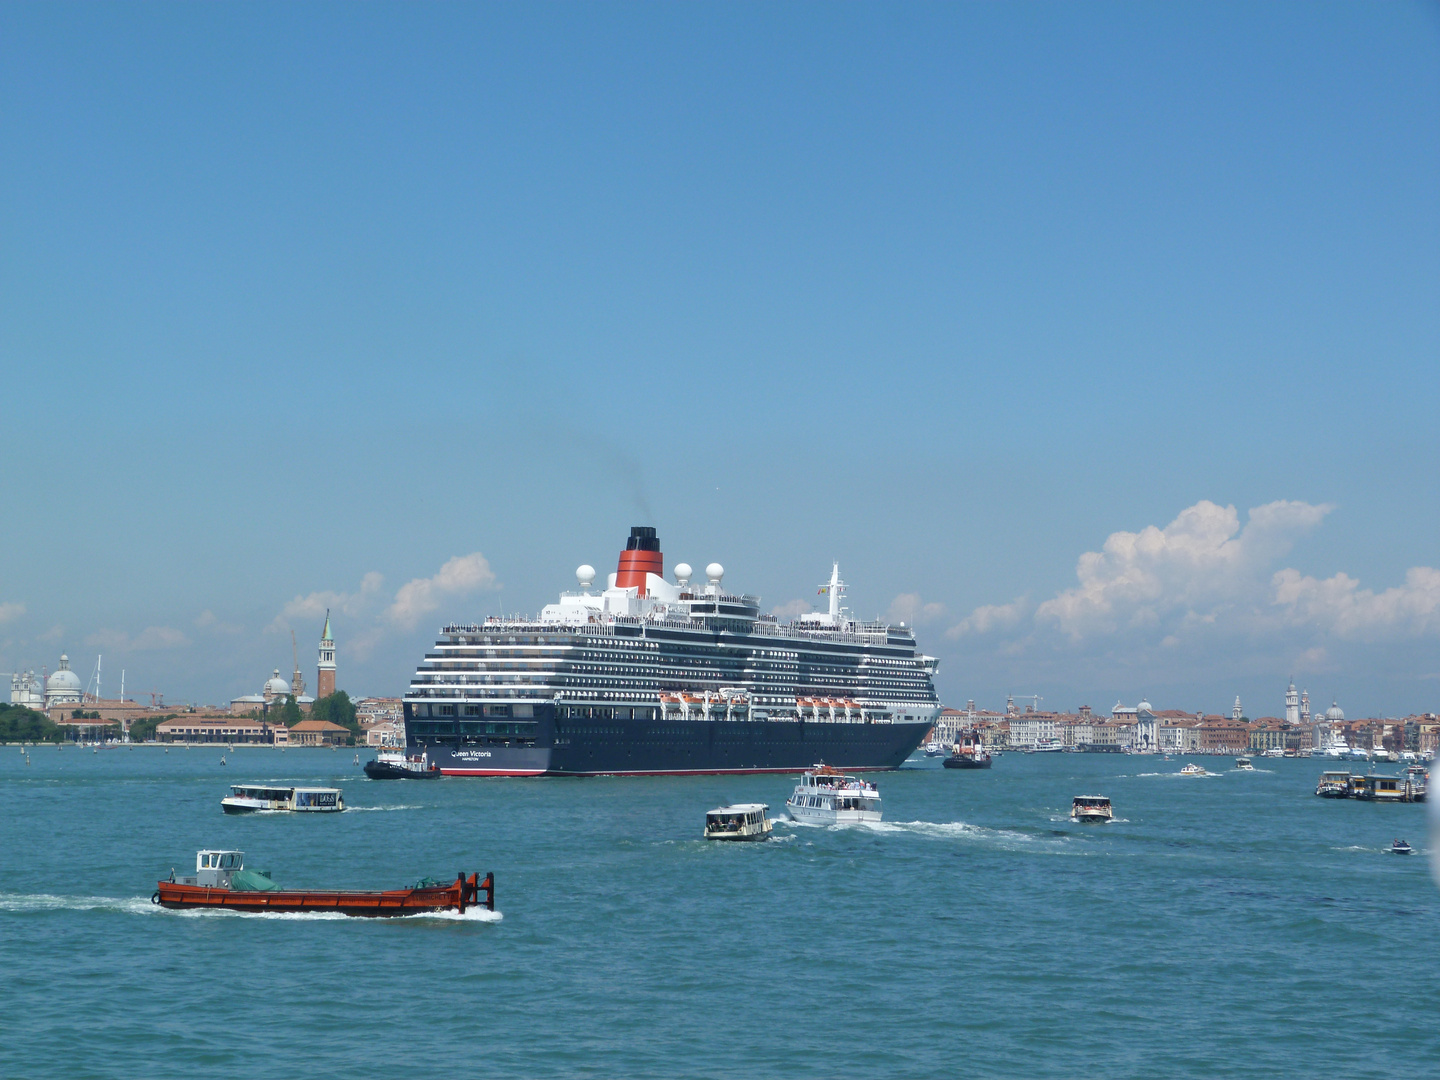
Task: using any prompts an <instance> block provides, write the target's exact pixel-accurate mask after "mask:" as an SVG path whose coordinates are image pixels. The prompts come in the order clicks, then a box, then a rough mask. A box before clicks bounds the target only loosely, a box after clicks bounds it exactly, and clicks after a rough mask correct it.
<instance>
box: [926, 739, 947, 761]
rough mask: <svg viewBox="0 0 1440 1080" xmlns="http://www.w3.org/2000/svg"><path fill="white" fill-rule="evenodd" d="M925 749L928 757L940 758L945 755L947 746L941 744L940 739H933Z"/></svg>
mask: <svg viewBox="0 0 1440 1080" xmlns="http://www.w3.org/2000/svg"><path fill="white" fill-rule="evenodd" d="M924 749H925V756H926V757H939V756H940V755H941V754H943V753H945V744H944V743H942V742H940V741H939V740H938V739H931V740H930V741H929V742H927V743H926V744H925V747H924Z"/></svg>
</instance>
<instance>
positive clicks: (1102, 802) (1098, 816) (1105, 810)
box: [1070, 795, 1115, 825]
mask: <svg viewBox="0 0 1440 1080" xmlns="http://www.w3.org/2000/svg"><path fill="white" fill-rule="evenodd" d="M1114 817H1115V811H1114V810H1113V809H1111V807H1110V800H1109V799H1107V798H1106V797H1105V796H1104V795H1076V796H1075V801H1074V802H1072V803H1071V804H1070V820H1071V821H1079V822H1082V823H1098V824H1101V825H1103V824H1104V823H1105V822H1107V821H1111V820H1113V819H1114Z"/></svg>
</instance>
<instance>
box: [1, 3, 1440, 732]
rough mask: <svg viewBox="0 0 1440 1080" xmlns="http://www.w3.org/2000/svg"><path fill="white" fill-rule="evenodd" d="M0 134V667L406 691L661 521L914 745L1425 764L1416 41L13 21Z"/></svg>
mask: <svg viewBox="0 0 1440 1080" xmlns="http://www.w3.org/2000/svg"><path fill="white" fill-rule="evenodd" d="M0 96H3V102H4V108H3V109H0V140H3V144H0V145H3V147H4V158H5V168H4V169H0V363H3V369H4V372H5V379H4V385H5V390H6V395H5V400H6V406H7V415H8V417H9V421H10V422H9V425H8V427H9V431H8V438H7V439H6V440H5V454H4V465H5V467H4V469H3V476H0V492H3V495H4V499H5V505H6V506H7V508H8V510H9V513H8V514H7V528H6V530H5V543H4V544H3V545H0V669H3V670H11V669H14V668H17V667H29V666H32V665H33V666H35V667H37V668H38V667H39V666H41V665H49V666H50V667H52V668H53V666H54V663H55V660H56V659H57V658H58V655H59V652H60V651H61V650H62V649H64V650H67V651H68V652H69V654H70V655H71V656H72V658H74V666H75V667H76V668H77V669H81V670H82V674H84V673H88V671H89V670H90V668H91V667H92V666H93V663H94V656H95V654H96V653H100V652H103V653H104V655H105V670H106V672H107V685H106V689H107V690H112V689H114V688H115V687H116V686H117V684H116V683H115V682H113V681H108V680H109V678H110V676H109V673H110V672H115V673H117V674H118V670H119V669H120V668H121V667H123V668H125V669H126V671H127V688H128V687H131V686H134V687H139V688H144V687H147V686H156V687H159V688H161V689H163V690H165V691H166V692H167V694H168V695H169V698H170V699H171V700H179V699H189V700H199V701H220V700H225V699H228V697H230V696H231V695H232V694H236V693H241V692H254V691H255V690H256V689H258V687H259V685H260V682H261V681H263V678H264V677H265V676H266V675H267V674H268V673H269V671H270V669H272V668H273V667H276V666H279V667H281V668H283V669H286V670H288V668H289V663H290V645H289V641H288V637H289V630H290V628H291V627H292V626H293V628H294V629H295V630H296V631H297V633H298V634H299V637H300V639H301V644H302V649H303V650H304V651H303V652H302V657H303V659H304V664H305V667H306V670H307V671H309V672H310V675H309V676H308V677H309V678H311V679H312V680H313V667H314V642H315V639H316V637H317V636H318V631H319V618H318V617H317V615H316V612H317V610H320V609H323V607H324V606H325V605H326V604H327V603H328V604H329V605H330V606H332V607H334V608H335V609H336V612H337V614H336V632H337V635H338V636H339V638H340V659H341V664H342V672H341V679H340V683H341V685H342V687H345V688H347V689H350V690H351V691H352V692H354V693H386V692H390V693H395V692H399V690H400V689H401V688H402V687H403V686H404V684H405V683H406V681H407V680H408V675H409V672H410V671H411V670H412V669H413V666H414V663H415V661H416V659H417V658H418V657H419V655H420V654H421V652H422V651H423V649H424V647H425V645H426V643H427V641H428V640H429V638H430V635H431V634H432V633H433V631H434V629H435V628H436V627H437V626H438V625H439V624H440V623H441V622H442V621H446V620H450V619H468V618H474V617H479V616H483V615H484V614H487V613H494V612H498V611H502V610H505V611H535V610H538V608H539V607H540V606H541V605H542V604H544V603H545V602H547V601H548V600H550V599H552V598H553V596H554V594H555V593H556V592H557V591H558V590H560V589H561V588H564V587H568V586H569V584H570V583H571V582H572V580H573V578H572V577H571V573H572V570H573V567H574V566H575V565H577V564H578V563H580V562H590V563H593V564H594V565H596V566H597V567H601V568H602V569H606V568H609V566H610V565H611V564H612V563H613V561H614V558H615V554H616V552H617V551H618V550H619V548H620V547H621V546H622V544H623V539H624V537H625V535H626V533H627V530H628V528H629V526H630V525H632V524H640V523H646V524H654V525H655V526H656V527H657V528H658V529H659V531H660V535H661V537H662V540H663V542H664V549H665V552H666V555H667V560H668V561H670V562H673V561H677V560H680V559H685V560H688V561H689V562H691V563H693V564H695V565H697V566H698V565H703V564H704V563H706V562H709V561H710V560H712V559H718V560H720V561H721V562H723V563H724V564H725V566H726V567H727V571H728V573H727V584H730V585H733V586H736V587H740V588H744V589H746V590H747V591H751V592H758V593H760V594H761V595H762V596H763V597H764V598H765V602H766V606H767V607H773V606H776V605H783V604H794V603H795V602H803V601H813V600H814V596H815V585H816V584H817V583H818V582H819V581H820V580H821V579H822V578H823V577H824V576H825V574H826V572H827V570H828V565H829V560H830V559H832V558H838V559H839V560H840V561H841V565H842V569H843V571H844V573H845V576H846V578H847V580H848V581H849V583H850V586H851V597H852V601H853V603H854V605H855V607H856V608H857V609H859V610H861V611H863V612H864V613H866V614H872V613H876V612H882V613H883V612H887V611H888V612H892V613H893V614H894V615H895V617H901V616H903V617H906V618H907V619H909V620H911V621H914V622H915V623H916V624H917V626H918V629H919V633H920V638H921V642H922V644H923V645H924V647H925V648H926V649H927V651H929V652H931V653H933V654H935V655H938V656H940V657H941V658H942V660H943V664H942V676H941V680H940V687H941V691H942V696H943V697H944V698H945V699H946V701H947V703H961V704H963V701H964V699H966V698H970V697H973V698H975V699H977V701H979V702H980V703H981V704H986V705H992V706H993V705H997V704H1000V703H1001V702H1003V699H1004V695H1005V694H1006V693H1008V692H1014V693H1017V694H1018V693H1036V694H1042V695H1044V698H1045V703H1046V704H1047V705H1056V706H1064V707H1073V706H1075V705H1079V704H1082V703H1088V704H1092V705H1095V706H1097V707H1102V706H1108V705H1110V704H1111V703H1112V702H1113V701H1114V700H1115V699H1117V698H1123V699H1125V700H1128V701H1132V702H1133V701H1134V700H1136V699H1137V698H1138V697H1139V696H1141V695H1142V694H1143V695H1147V696H1148V697H1149V698H1150V699H1151V700H1152V701H1154V702H1155V703H1156V704H1157V706H1158V705H1165V706H1172V707H1183V708H1205V709H1221V708H1228V706H1229V703H1230V701H1231V700H1232V699H1233V697H1234V696H1235V695H1236V694H1237V693H1238V694H1240V695H1242V698H1243V699H1244V700H1245V702H1246V707H1247V711H1248V712H1250V713H1251V715H1260V714H1262V713H1265V712H1275V711H1278V710H1279V709H1280V708H1281V705H1282V701H1281V693H1282V691H1283V688H1284V683H1285V680H1286V678H1287V677H1288V676H1289V675H1290V674H1291V673H1292V672H1293V673H1294V674H1295V676H1296V679H1297V681H1298V682H1300V683H1302V684H1303V685H1305V686H1307V687H1308V688H1309V689H1310V690H1311V692H1312V696H1314V697H1316V698H1320V697H1324V698H1326V699H1328V698H1330V697H1338V698H1340V699H1341V702H1342V704H1343V705H1344V706H1345V707H1346V708H1347V710H1348V711H1350V712H1351V714H1352V715H1363V714H1398V713H1403V712H1409V711H1412V710H1425V709H1430V710H1440V649H1437V646H1440V575H1437V574H1436V573H1435V572H1434V571H1433V570H1429V569H1428V568H1434V567H1437V566H1440V550H1437V546H1440V540H1437V538H1440V481H1437V476H1440V469H1437V466H1440V451H1437V440H1436V437H1435V430H1436V429H1435V422H1436V406H1437V404H1440V400H1437V399H1440V394H1437V391H1440V363H1437V359H1440V196H1437V192H1440V14H1437V8H1436V6H1435V5H1422V4H1405V3H1396V4H1389V5H1370V4H1292V5H1286V4H1273V5H1265V6H1263V7H1259V8H1257V7H1255V6H1253V5H1223V4H1203V5H1202V4H1195V5H1182V4H1174V5H1150V6H1147V5H1138V4H1124V5H1065V4H1059V5H1047V4H1030V5H1026V4H1010V5H980V4H970V5H962V4H951V5H937V6H926V5H893V6H889V7H877V6H868V5H818V6H807V5H785V6H760V5H715V6H709V7H705V6H696V5H663V6H662V5H630V6H615V5H575V6H568V7H566V6H549V7H530V6H520V5H509V6H499V7H483V6H460V5H446V6H384V5H366V6H351V5H335V6H326V5H304V6H301V5H284V6H274V7H267V6H263V5H246V6H214V5H203V6H202V5H182V6H166V5H159V6H146V5H125V6H120V5H115V6H99V5H87V6H75V7H72V6H66V5H59V4H46V5H8V6H6V7H4V8H0ZM1252 511H1256V512H1255V513H1253V514H1252ZM1147 530H1149V531H1148V532H1147ZM1131 535H1133V536H1134V539H1133V540H1132V539H1127V537H1130V536H1131ZM1086 553H1094V554H1093V555H1090V556H1087V554H1086ZM447 566H448V567H449V569H448V570H446V569H444V568H446V567H447ZM1337 575H1339V576H1337ZM1327 703H1328V700H1327Z"/></svg>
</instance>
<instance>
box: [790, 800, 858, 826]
mask: <svg viewBox="0 0 1440 1080" xmlns="http://www.w3.org/2000/svg"><path fill="white" fill-rule="evenodd" d="M785 812H786V813H787V814H789V815H790V817H791V818H792V819H794V820H795V821H799V822H803V823H804V824H806V825H859V824H863V823H865V822H869V821H879V820H881V812H880V811H879V810H827V809H825V808H824V807H817V806H795V805H792V804H791V803H788V802H787V803H786V804H785Z"/></svg>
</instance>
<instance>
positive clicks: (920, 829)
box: [777, 821, 1042, 844]
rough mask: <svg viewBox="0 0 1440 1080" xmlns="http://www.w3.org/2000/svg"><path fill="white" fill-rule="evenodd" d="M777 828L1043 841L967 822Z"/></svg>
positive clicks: (793, 824)
mask: <svg viewBox="0 0 1440 1080" xmlns="http://www.w3.org/2000/svg"><path fill="white" fill-rule="evenodd" d="M777 824H784V825H789V826H791V827H792V828H801V829H828V830H830V831H831V832H872V833H882V834H884V833H908V834H910V835H912V836H923V837H927V838H929V839H932V840H978V841H987V840H989V841H995V840H999V841H1002V842H1019V843H1027V844H1028V843H1034V842H1036V841H1037V840H1040V839H1042V838H1041V837H1037V836H1031V835H1030V834H1028V833H1023V832H1015V831H1013V830H1011V829H986V828H982V827H981V826H979V825H968V824H966V823H965V822H963V821H943V822H942V821H846V822H840V823H837V824H834V825H816V824H812V823H810V822H807V821H782V822H777Z"/></svg>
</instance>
